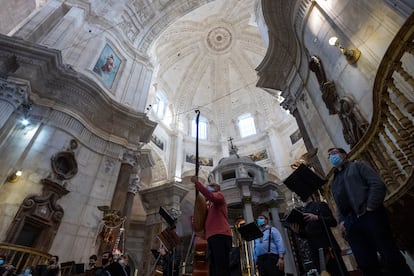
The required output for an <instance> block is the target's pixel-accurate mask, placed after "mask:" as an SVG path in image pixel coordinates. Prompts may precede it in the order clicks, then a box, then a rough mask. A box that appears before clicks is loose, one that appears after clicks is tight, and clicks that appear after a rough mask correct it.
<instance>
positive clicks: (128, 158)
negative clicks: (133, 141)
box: [122, 150, 154, 224]
mask: <svg viewBox="0 0 414 276" xmlns="http://www.w3.org/2000/svg"><path fill="white" fill-rule="evenodd" d="M125 162H126V163H128V164H130V165H131V170H130V171H131V173H130V174H129V181H128V189H127V193H126V198H125V203H124V207H123V211H122V215H123V216H125V217H126V221H127V224H128V222H129V217H130V215H131V210H132V206H133V205H134V198H135V195H136V194H137V193H138V191H139V188H140V187H141V171H142V169H146V168H149V167H151V166H152V165H153V164H154V161H153V160H152V157H151V153H150V152H149V151H148V150H142V151H140V152H138V153H137V154H136V153H133V154H127V155H124V163H125ZM124 173H126V172H124Z"/></svg>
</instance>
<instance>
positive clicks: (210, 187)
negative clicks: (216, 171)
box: [207, 186, 216, 192]
mask: <svg viewBox="0 0 414 276" xmlns="http://www.w3.org/2000/svg"><path fill="white" fill-rule="evenodd" d="M207 189H208V190H209V191H210V192H215V191H216V189H214V187H213V186H207Z"/></svg>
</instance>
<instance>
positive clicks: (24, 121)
mask: <svg viewBox="0 0 414 276" xmlns="http://www.w3.org/2000/svg"><path fill="white" fill-rule="evenodd" d="M29 123H30V122H29V120H28V119H26V118H24V119H23V120H22V125H23V126H27V125H28V124H29Z"/></svg>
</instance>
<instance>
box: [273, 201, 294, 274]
mask: <svg viewBox="0 0 414 276" xmlns="http://www.w3.org/2000/svg"><path fill="white" fill-rule="evenodd" d="M269 214H270V215H271V216H272V221H271V223H272V225H273V226H274V227H276V228H277V229H278V230H279V231H280V234H281V235H282V239H283V242H284V245H285V249H286V254H285V273H290V274H293V275H298V274H297V271H296V266H295V261H294V259H293V255H292V252H293V250H292V247H291V245H290V242H289V237H288V234H287V231H286V228H285V227H284V226H283V225H282V223H281V221H280V219H279V208H277V207H276V206H275V205H274V204H271V205H270V208H269ZM269 219H270V218H269Z"/></svg>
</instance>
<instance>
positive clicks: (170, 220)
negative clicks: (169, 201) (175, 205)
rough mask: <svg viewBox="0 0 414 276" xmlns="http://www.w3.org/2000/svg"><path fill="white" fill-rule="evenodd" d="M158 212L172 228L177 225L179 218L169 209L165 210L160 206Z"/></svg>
mask: <svg viewBox="0 0 414 276" xmlns="http://www.w3.org/2000/svg"><path fill="white" fill-rule="evenodd" d="M158 213H159V214H160V215H161V217H162V218H163V219H164V220H165V222H167V223H168V225H169V226H170V227H171V228H174V227H175V223H176V222H177V219H176V218H174V217H173V216H171V215H170V214H169V213H168V212H167V210H165V209H164V208H163V207H161V206H160V210H159V211H158Z"/></svg>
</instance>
